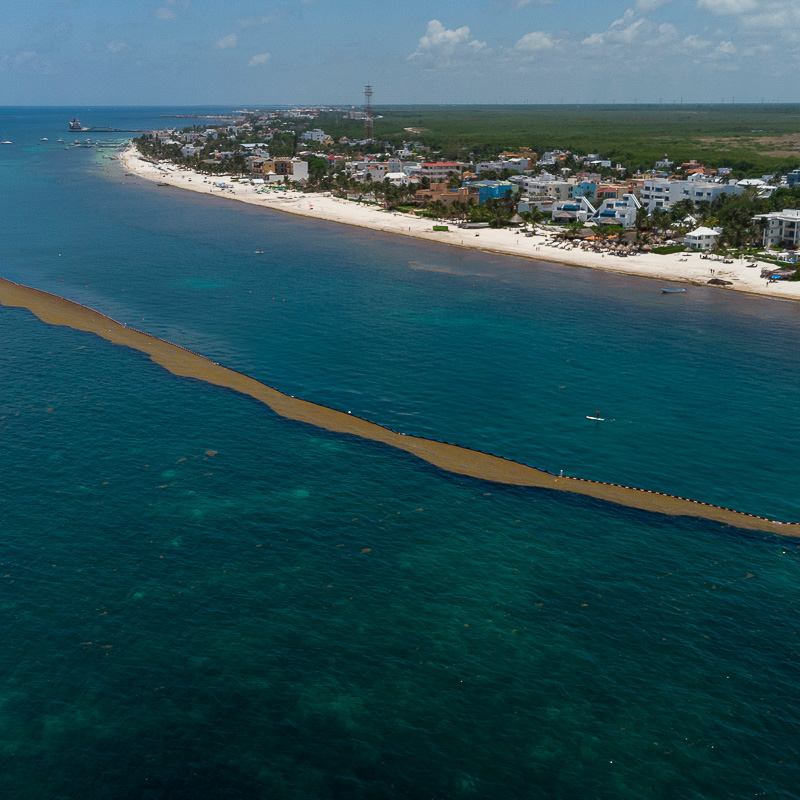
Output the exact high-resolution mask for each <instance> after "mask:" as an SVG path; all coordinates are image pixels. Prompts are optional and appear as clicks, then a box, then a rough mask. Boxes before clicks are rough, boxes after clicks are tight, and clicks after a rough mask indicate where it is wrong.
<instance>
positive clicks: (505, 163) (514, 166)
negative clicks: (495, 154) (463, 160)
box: [475, 158, 530, 174]
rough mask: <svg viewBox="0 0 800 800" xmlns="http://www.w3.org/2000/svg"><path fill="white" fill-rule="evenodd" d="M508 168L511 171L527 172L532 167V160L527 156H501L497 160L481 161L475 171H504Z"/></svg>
mask: <svg viewBox="0 0 800 800" xmlns="http://www.w3.org/2000/svg"><path fill="white" fill-rule="evenodd" d="M504 169H507V170H508V171H509V172H525V170H526V169H530V162H529V161H528V159H527V158H501V159H498V160H496V161H481V162H479V163H478V164H476V165H475V172H477V173H478V174H480V173H481V172H502V171H503V170H504Z"/></svg>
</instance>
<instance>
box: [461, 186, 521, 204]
mask: <svg viewBox="0 0 800 800" xmlns="http://www.w3.org/2000/svg"><path fill="white" fill-rule="evenodd" d="M463 186H466V187H467V188H468V189H469V190H470V194H472V195H477V197H478V205H479V206H482V205H483V204H484V203H485V202H486V201H487V200H489V199H490V198H491V199H494V200H502V199H503V198H505V196H506V193H507V192H510V193H511V195H512V196H513V195H515V194H516V193H517V192H518V191H519V186H517V185H516V184H515V183H511V182H509V181H465V182H464V184H463Z"/></svg>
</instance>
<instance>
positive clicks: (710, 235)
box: [683, 228, 720, 250]
mask: <svg viewBox="0 0 800 800" xmlns="http://www.w3.org/2000/svg"><path fill="white" fill-rule="evenodd" d="M719 234H720V231H718V230H715V229H714V228H697V229H695V230H693V231H692V232H691V233H687V234H686V236H684V237H683V243H684V244H685V245H686V246H687V247H691V248H692V250H710V249H711V248H712V247H713V246H714V245H715V244H716V243H717V239H719Z"/></svg>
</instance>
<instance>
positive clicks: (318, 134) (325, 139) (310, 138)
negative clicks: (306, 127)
mask: <svg viewBox="0 0 800 800" xmlns="http://www.w3.org/2000/svg"><path fill="white" fill-rule="evenodd" d="M300 138H301V139H303V140H304V141H306V142H319V143H320V144H323V145H328V144H333V139H331V137H330V136H328V134H327V133H325V131H323V130H320V129H319V128H314V130H313V131H303V133H302V134H300Z"/></svg>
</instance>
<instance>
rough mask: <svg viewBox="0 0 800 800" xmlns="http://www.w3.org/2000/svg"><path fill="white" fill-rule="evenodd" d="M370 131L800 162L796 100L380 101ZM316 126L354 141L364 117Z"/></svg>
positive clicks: (633, 156)
mask: <svg viewBox="0 0 800 800" xmlns="http://www.w3.org/2000/svg"><path fill="white" fill-rule="evenodd" d="M376 113H377V114H379V115H381V118H380V119H376V120H375V136H376V138H379V139H381V140H386V141H389V142H390V143H392V144H394V145H399V144H400V143H401V142H403V141H418V142H420V143H422V144H423V145H427V146H429V147H431V148H433V149H434V150H438V151H439V152H440V153H441V155H442V157H445V158H461V159H464V160H473V159H475V160H480V159H484V158H487V157H490V156H493V155H494V154H496V153H498V152H499V151H501V150H504V149H509V150H516V149H519V148H521V147H529V148H531V149H532V150H534V151H535V152H537V153H539V154H541V153H543V152H544V151H545V150H551V149H554V148H559V149H563V150H571V151H572V152H574V153H577V154H581V155H582V154H586V153H599V154H600V155H602V156H604V157H606V158H610V159H612V160H613V161H614V162H617V161H620V162H622V163H623V164H624V165H625V166H626V167H629V168H633V169H642V170H644V169H650V168H652V166H653V164H654V163H655V162H656V161H657V160H659V159H660V158H661V157H662V156H663V155H664V153H668V154H669V157H670V158H671V159H672V160H673V161H676V162H677V163H681V162H683V161H688V160H690V159H692V158H696V159H698V160H700V161H703V162H704V163H706V164H707V165H709V166H714V167H720V166H723V167H724V166H729V167H732V168H733V169H734V171H735V174H736V175H737V176H738V177H758V176H760V175H761V174H765V173H771V172H782V173H785V172H787V171H788V170H790V169H794V168H795V167H796V166H798V165H799V164H800V106H796V105H769V106H764V105H758V106H749V105H711V106H694V105H692V106H688V105H687V106H661V105H658V106H628V105H605V106H604V105H597V106H562V105H557V106H384V107H381V108H378V109H376ZM317 124H318V125H319V127H321V128H323V129H324V130H325V131H326V132H328V133H330V135H331V136H333V137H334V138H335V139H337V140H338V139H339V138H340V137H342V136H348V137H351V138H356V139H357V138H361V136H363V123H361V122H359V121H357V120H348V119H343V118H342V117H341V116H340V115H338V114H328V115H324V116H322V117H320V118H319V120H318V122H317Z"/></svg>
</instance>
